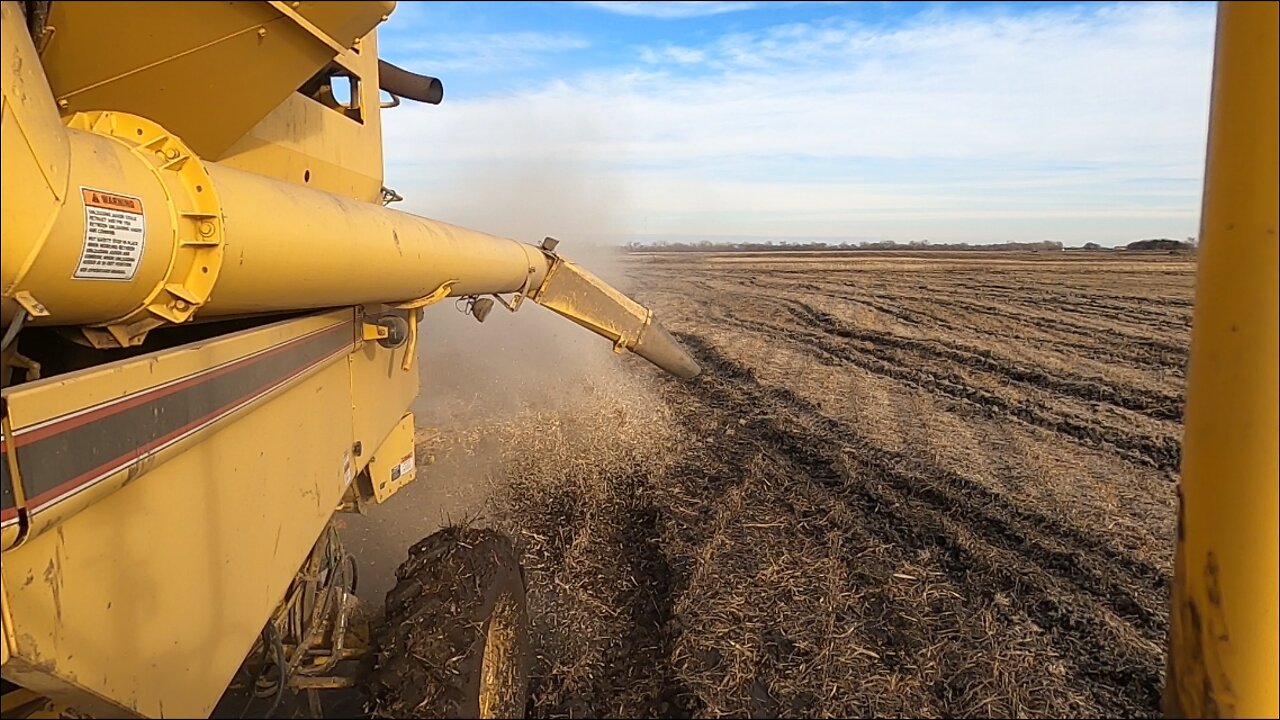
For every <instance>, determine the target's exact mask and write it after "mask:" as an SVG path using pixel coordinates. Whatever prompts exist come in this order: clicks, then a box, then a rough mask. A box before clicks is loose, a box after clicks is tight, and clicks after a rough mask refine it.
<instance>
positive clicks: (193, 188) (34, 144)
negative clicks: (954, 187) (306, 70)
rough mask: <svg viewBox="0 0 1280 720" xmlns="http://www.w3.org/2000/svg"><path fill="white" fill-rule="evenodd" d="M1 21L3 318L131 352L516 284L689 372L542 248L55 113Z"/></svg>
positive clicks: (91, 114)
mask: <svg viewBox="0 0 1280 720" xmlns="http://www.w3.org/2000/svg"><path fill="white" fill-rule="evenodd" d="M357 10H358V8H357ZM10 15H13V16H14V17H13V19H12V21H11V20H10V19H6V21H5V28H6V30H5V37H4V47H3V57H4V59H5V62H6V63H8V64H7V65H6V67H13V68H20V69H19V70H18V71H17V72H10V73H7V74H5V76H4V102H5V112H4V126H3V132H4V146H3V151H4V157H5V162H4V208H5V210H4V215H3V217H4V224H3V274H2V275H0V288H2V289H3V296H2V298H0V303H2V304H0V319H2V320H3V325H4V326H5V327H6V328H7V327H9V326H10V325H11V324H12V323H13V322H15V320H16V321H18V322H22V323H27V324H31V325H33V326H39V325H57V326H74V327H77V328H79V330H80V332H82V333H83V336H84V338H85V339H86V340H87V341H88V342H89V343H91V344H92V345H93V346H95V347H99V348H112V347H130V346H136V345H139V344H141V343H142V342H143V341H144V340H145V338H146V337H147V335H148V333H149V332H150V331H151V330H153V329H155V328H157V327H160V326H164V325H168V324H177V323H184V322H188V321H192V320H194V319H209V318H218V317H227V316H241V315H248V314H263V313H279V312H286V311H291V310H302V309H311V308H324V307H338V306H344V305H361V304H367V303H389V304H393V305H405V304H413V303H414V302H415V301H417V302H419V303H421V302H425V301H426V300H428V299H429V300H431V301H435V300H440V299H442V298H444V297H448V296H453V297H464V296H479V295H496V294H518V295H520V296H521V297H529V298H530V299H532V300H534V301H536V302H539V303H540V304H543V305H545V306H547V307H549V308H551V309H552V310H554V311H556V312H557V313H560V314H561V315H564V316H566V317H568V318H570V319H573V320H575V321H576V322H578V323H579V324H581V325H583V326H584V327H587V328H589V329H591V330H593V331H595V332H597V333H599V334H601V335H604V336H606V337H608V338H609V339H610V340H611V341H613V342H614V343H615V345H616V346H617V348H618V349H619V350H622V349H627V350H633V351H635V352H637V353H638V354H640V355H641V356H643V357H645V358H647V359H649V360H651V361H652V362H654V364H656V365H658V366H659V367H661V368H663V369H664V370H667V371H669V372H671V373H673V374H675V375H678V376H680V377H684V378H688V377H692V376H693V375H696V374H697V372H698V369H697V366H696V364H695V363H694V362H693V360H692V359H691V358H690V357H689V356H688V355H687V354H686V353H684V351H683V350H681V349H680V348H679V347H678V345H676V344H675V343H674V341H673V340H672V339H671V338H670V336H669V335H668V334H667V333H666V331H665V330H663V329H662V328H661V326H660V325H658V323H657V322H656V321H655V320H654V319H653V317H652V315H651V313H649V311H648V310H646V309H645V308H643V307H642V306H640V305H638V304H637V303H635V302H633V301H631V300H629V299H628V298H626V297H625V296H624V295H622V294H621V293H618V292H617V291H615V290H613V289H612V288H610V287H609V286H608V285H606V284H605V283H603V282H602V281H600V280H599V279H598V278H595V277H594V276H592V275H590V274H589V273H588V272H587V271H585V270H583V269H582V268H580V267H578V266H577V265H575V264H573V263H571V262H569V261H567V260H564V259H562V258H560V257H558V256H557V255H556V254H555V253H554V252H553V251H552V249H551V248H552V247H554V246H548V245H547V244H544V246H543V247H541V248H539V247H535V246H531V245H527V244H523V243H519V242H516V241H514V240H509V239H506V238H500V237H495V236H492V235H487V234H484V233H480V232H476V231H473V230H468V229H465V228H461V227H456V226H453V225H449V224H446V223H443V222H439V221H436V220H429V219H426V218H422V217H418V216H416V215H412V214H409V213H404V212H398V211H395V210H391V209H388V208H386V207H383V206H381V205H380V204H375V203H372V202H365V201H363V200H361V199H357V198H352V197H344V196H343V195H341V194H337V193H333V192H326V191H323V190H317V189H312V188H311V187H308V186H307V184H308V183H309V182H310V180H311V174H310V171H305V172H304V174H303V177H302V180H303V184H298V183H295V182H289V181H286V180H281V179H277V178H272V177H267V176H264V175H262V174H258V173H254V172H246V171H244V170H241V169H236V168H235V167H231V166H225V165H222V164H220V163H218V162H210V161H207V160H205V159H202V158H201V157H199V155H198V154H197V152H196V151H195V150H194V149H193V148H192V146H190V145H188V144H187V143H185V142H184V141H183V140H182V139H181V138H180V137H179V136H178V135H175V134H174V133H173V132H171V131H170V130H169V129H166V128H164V127H162V126H161V125H160V124H158V123H156V122H154V121H153V120H150V119H147V118H144V117H140V116H137V115H133V114H130V113H127V112H122V111H116V110H96V111H88V112H77V113H74V114H71V115H69V116H68V117H66V118H60V116H59V114H58V107H57V103H56V101H55V99H54V97H53V95H52V93H51V92H50V86H49V83H48V81H47V80H46V78H45V76H44V72H43V70H42V66H41V63H40V60H39V59H38V58H37V56H36V54H35V53H34V48H33V47H32V46H31V40H30V38H28V37H27V35H26V33H25V32H21V31H15V32H10V27H11V25H15V26H16V27H17V28H18V29H21V24H20V20H19V18H18V17H17V13H16V12H10V11H8V10H7V11H6V18H9V17H10ZM383 66H384V67H385V66H386V63H383ZM64 121H65V124H64ZM509 306H511V307H513V308H514V305H513V304H512V305H509ZM413 321H414V318H412V317H411V318H410V322H413Z"/></svg>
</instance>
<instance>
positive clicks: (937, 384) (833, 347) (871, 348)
mask: <svg viewBox="0 0 1280 720" xmlns="http://www.w3.org/2000/svg"><path fill="white" fill-rule="evenodd" d="M788 302H796V301H788ZM720 322H723V323H724V324H726V325H729V326H733V327H736V328H739V329H742V330H747V331H749V332H752V333H755V334H758V335H762V336H764V337H767V338H769V339H770V340H777V339H779V338H784V339H786V340H787V341H789V342H790V343H791V344H792V345H794V346H796V347H797V348H799V349H800V350H802V351H803V352H805V353H807V354H809V355H811V356H814V357H816V358H818V359H819V360H828V361H835V362H837V363H849V364H852V365H854V366H856V367H858V368H861V369H862V370H865V371H867V372H869V373H872V374H874V375H880V376H883V377H888V378H890V379H893V380H897V381H900V382H905V383H907V384H909V385H911V386H913V387H918V388H921V389H924V390H927V391H929V392H931V393H934V394H937V395H941V396H944V397H946V398H949V399H950V400H952V401H955V402H956V403H958V404H959V407H957V408H956V409H957V411H960V412H964V413H966V414H970V415H973V416H976V417H979V418H982V419H990V418H991V417H992V416H993V415H994V414H997V413H998V414H1001V415H1005V416H1008V417H1012V418H1014V419H1016V420H1019V421H1021V422H1023V423H1025V424H1027V425H1031V426H1034V427H1038V428H1041V429H1043V430H1047V431H1049V432H1052V433H1055V434H1057V435H1060V436H1063V437H1065V438H1067V439H1069V440H1071V441H1073V442H1076V443H1078V444H1080V445H1083V446H1085V447H1087V448H1089V449H1091V450H1100V451H1103V452H1107V453H1112V454H1115V455H1119V456H1120V457H1122V458H1124V459H1126V460H1128V461H1130V462H1133V463H1136V464H1138V465H1143V466H1148V467H1154V468H1157V469H1159V470H1163V471H1168V472H1176V471H1177V470H1178V467H1179V464H1180V462H1181V443H1180V441H1179V440H1178V439H1177V438H1174V437H1168V436H1166V437H1162V438H1153V437H1150V436H1147V435H1142V434H1138V433H1133V432H1129V431H1127V430H1124V429H1121V428H1116V427H1108V426H1100V425H1097V424H1095V423H1091V422H1088V421H1085V420H1083V419H1080V418H1077V417H1074V416H1066V415H1062V414H1060V413H1058V412H1054V411H1053V410H1050V409H1048V408H1045V407H1043V406H1041V405H1040V404H1038V403H1032V402H1015V401H1011V400H1009V399H1007V398H1004V397H1002V396H1000V395H997V394H995V393H993V392H991V391H989V390H984V389H981V388H977V387H974V386H972V385H970V384H969V383H968V381H967V380H965V379H964V378H963V377H960V376H958V375H956V374H955V373H954V372H952V371H950V370H949V369H948V368H946V367H945V366H943V367H938V368H931V369H927V370H926V369H922V368H919V367H916V365H918V363H910V362H903V360H904V359H903V358H901V357H897V356H896V355H895V354H894V353H893V352H891V351H886V350H885V349H884V348H880V347H877V346H876V345H874V344H870V345H868V346H865V347H855V346H853V345H850V344H849V343H847V342H835V341H832V340H831V339H829V336H827V335H826V334H825V333H822V332H815V331H811V330H807V329H803V328H797V327H789V326H783V325H777V324H773V323H768V322H763V321H753V320H744V319H740V318H734V317H731V316H725V317H723V318H722V319H721V320H720Z"/></svg>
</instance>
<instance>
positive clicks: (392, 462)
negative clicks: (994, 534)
mask: <svg viewBox="0 0 1280 720" xmlns="http://www.w3.org/2000/svg"><path fill="white" fill-rule="evenodd" d="M417 476H418V464H417V458H415V457H414V453H413V413H405V415H404V417H402V418H400V422H398V423H396V426H395V427H394V428H392V430H391V433H390V434H388V435H387V439H386V440H383V441H382V445H381V446H380V447H379V448H378V450H377V452H375V453H374V454H373V457H371V458H369V482H370V484H371V485H372V486H373V498H374V499H375V500H377V501H378V502H379V503H382V502H383V501H385V500H386V499H387V498H389V497H391V496H392V495H395V494H396V492H397V491H398V490H399V489H400V488H402V487H404V486H405V485H408V484H409V483H411V482H413V479H414V478H416V477H417Z"/></svg>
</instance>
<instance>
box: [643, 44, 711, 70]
mask: <svg viewBox="0 0 1280 720" xmlns="http://www.w3.org/2000/svg"><path fill="white" fill-rule="evenodd" d="M706 57H707V54H706V53H705V52H704V51H702V50H698V49H696V48H689V47H680V46H679V45H664V46H662V47H660V48H652V47H642V48H640V60H641V61H642V62H645V63H648V64H650V65H660V64H664V63H674V64H676V65H694V64H696V63H700V62H702V61H703V60H705V59H706Z"/></svg>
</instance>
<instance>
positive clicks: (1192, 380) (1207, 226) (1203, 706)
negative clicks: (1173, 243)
mask: <svg viewBox="0 0 1280 720" xmlns="http://www.w3.org/2000/svg"><path fill="white" fill-rule="evenodd" d="M1278 9H1280V3H1276V2H1257V3H1254V2H1225V3H1222V4H1220V6H1219V8H1218V35H1217V50H1216V52H1215V56H1214V75H1213V96H1212V105H1211V108H1212V109H1211V111H1210V121H1209V145H1208V159H1207V162H1206V167H1205V193H1204V207H1203V210H1202V215H1201V231H1200V239H1201V244H1200V252H1199V262H1198V268H1197V278H1196V306H1195V317H1194V322H1193V327H1192V337H1191V356H1190V362H1189V364H1188V371H1187V409H1186V419H1185V420H1186V435H1185V438H1184V442H1183V457H1182V486H1181V504H1180V509H1179V517H1178V545H1177V556H1176V560H1175V564H1174V584H1173V597H1172V608H1171V615H1170V635H1169V667H1168V674H1167V677H1166V680H1165V712H1166V714H1168V715H1170V716H1174V717H1276V716H1277V714H1278V713H1280V707H1277V684H1278V683H1280V679H1278V678H1280V660H1278V658H1277V656H1278V655H1280V643H1278V638H1280V626H1278V625H1277V604H1278V603H1280V598H1278V595H1280V583H1278V582H1277V577H1278V572H1280V571H1278V568H1280V536H1278V535H1277V518H1278V517H1280V495H1278V493H1277V487H1278V485H1280V477H1278V475H1280V466H1278V464H1277V437H1278V436H1280V426H1278V424H1277V387H1278V386H1277V376H1278V375H1280V366H1278V364H1277V347H1278V346H1280V337H1278V332H1277V326H1278V325H1280V322H1278V317H1277V304H1278V302H1277V296H1278V295H1277V288H1278V286H1280V281H1278V280H1277V272H1278V270H1277V268H1278V267H1280V255H1278V254H1277V247H1278V242H1280V239H1278V238H1277V234H1276V233H1277V204H1278V203H1280V160H1278V159H1277V158H1278V157H1280V147H1278V145H1277V138H1280V125H1278V124H1277V116H1278V113H1280V73H1278V71H1277V66H1278V64H1280V44H1278V42H1277V35H1278V33H1280V14H1278V13H1277V10H1278Z"/></svg>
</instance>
